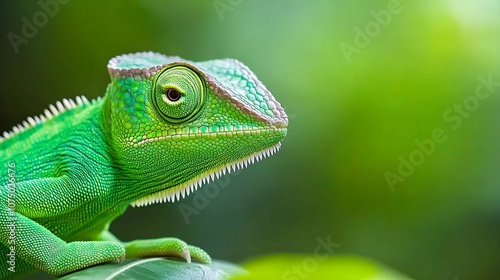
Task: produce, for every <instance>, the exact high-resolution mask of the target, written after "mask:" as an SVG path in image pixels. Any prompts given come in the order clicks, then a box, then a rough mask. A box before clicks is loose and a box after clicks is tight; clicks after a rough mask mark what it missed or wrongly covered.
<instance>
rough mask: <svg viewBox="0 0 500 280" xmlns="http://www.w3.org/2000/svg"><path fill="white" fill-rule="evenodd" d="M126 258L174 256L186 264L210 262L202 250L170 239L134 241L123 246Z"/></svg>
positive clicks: (176, 239)
mask: <svg viewBox="0 0 500 280" xmlns="http://www.w3.org/2000/svg"><path fill="white" fill-rule="evenodd" d="M124 245H125V250H126V256H127V258H143V257H152V256H175V257H180V258H182V259H184V260H186V261H187V262H191V259H193V260H196V261H198V262H201V263H205V264H209V263H211V262H212V259H211V258H210V256H209V255H208V254H207V253H206V252H205V251H203V250H202V249H200V248H198V247H196V246H191V245H188V244H186V242H184V241H182V240H180V239H178V238H172V237H165V238H158V239H146V240H134V241H131V242H127V243H125V244H124Z"/></svg>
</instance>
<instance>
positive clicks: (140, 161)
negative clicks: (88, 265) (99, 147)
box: [104, 52, 288, 206]
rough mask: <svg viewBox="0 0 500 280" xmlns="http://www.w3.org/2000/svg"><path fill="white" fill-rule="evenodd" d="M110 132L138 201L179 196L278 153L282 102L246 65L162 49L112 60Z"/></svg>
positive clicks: (282, 129)
mask: <svg viewBox="0 0 500 280" xmlns="http://www.w3.org/2000/svg"><path fill="white" fill-rule="evenodd" d="M108 70H109V73H110V75H111V84H110V85H109V87H108V90H107V93H106V100H105V102H106V103H105V106H107V107H108V110H104V111H105V112H111V113H109V114H108V115H107V116H105V120H106V121H107V124H108V125H107V127H106V129H107V130H109V131H110V132H111V134H112V137H111V138H112V141H113V143H112V146H119V147H120V149H116V150H117V151H120V152H119V154H116V155H115V158H116V159H117V161H118V163H119V166H121V168H122V169H123V170H125V172H127V173H128V174H127V177H129V178H132V179H137V180H139V181H140V186H138V188H140V190H138V191H137V193H136V194H135V195H132V196H131V197H130V201H131V204H132V205H134V206H141V205H147V204H151V203H155V202H163V201H175V200H176V199H179V198H180V197H184V196H186V195H188V194H189V193H190V192H192V191H194V190H195V189H196V188H197V187H199V186H201V185H202V184H203V183H206V182H209V181H210V180H213V179H214V178H217V177H219V176H220V175H222V174H225V173H226V172H230V171H231V170H235V169H238V168H241V167H244V166H246V165H247V164H249V163H253V162H254V161H257V160H259V159H261V158H263V157H266V156H270V155H272V154H273V153H274V152H276V151H277V150H278V149H279V147H280V145H281V140H283V138H284V137H285V135H286V133H287V124H288V118H287V115H286V114H285V111H284V110H283V108H282V107H281V105H280V104H279V103H278V102H277V101H276V99H275V98H274V97H273V96H272V95H271V93H270V92H269V91H268V90H267V89H266V88H265V86H264V85H263V84H262V83H261V82H260V81H259V80H258V79H257V77H256V76H255V75H254V74H253V73H252V72H251V71H250V70H249V69H248V68H247V67H246V66H245V65H243V64H242V63H240V62H239V61H236V60H233V59H222V60H211V61H205V62H190V61H187V60H183V59H181V58H179V57H168V56H164V55H161V54H157V53H151V52H148V53H136V54H129V55H123V56H118V57H115V58H113V59H111V60H110V62H109V64H108Z"/></svg>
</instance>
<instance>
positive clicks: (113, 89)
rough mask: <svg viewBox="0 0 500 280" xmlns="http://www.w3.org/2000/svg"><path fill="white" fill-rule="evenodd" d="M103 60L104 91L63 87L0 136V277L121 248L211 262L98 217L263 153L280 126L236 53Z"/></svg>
mask: <svg viewBox="0 0 500 280" xmlns="http://www.w3.org/2000/svg"><path fill="white" fill-rule="evenodd" d="M108 71H109V74H110V76H111V83H110V84H109V85H108V87H107V90H106V94H105V96H104V97H103V98H98V99H96V100H92V101H88V100H87V99H86V98H85V97H77V98H76V99H75V100H74V101H73V100H70V99H64V100H63V101H62V102H57V103H56V106H52V105H51V106H49V109H47V110H45V112H44V114H42V115H40V116H36V117H33V118H31V117H30V118H28V119H27V120H26V121H24V122H23V123H22V124H20V125H17V126H15V127H14V128H13V130H12V132H4V133H3V137H1V138H0V162H1V163H2V164H1V166H2V171H1V172H0V174H2V177H3V178H2V179H1V181H0V182H1V183H0V253H1V257H0V259H1V260H2V261H1V264H0V276H1V278H8V277H17V276H20V275H23V274H26V273H28V272H31V271H33V270H36V269H39V270H43V271H45V272H48V273H50V274H53V275H64V274H67V273H70V272H72V271H75V270H78V269H82V268H85V267H88V266H91V265H95V264H99V263H104V262H109V261H113V260H122V259H123V258H125V257H127V258H134V257H148V256H179V257H181V258H184V259H186V260H187V261H188V262H189V261H191V259H194V260H197V261H199V262H202V263H210V262H211V259H210V256H209V255H208V254H207V253H205V252H204V251H203V250H202V249H200V248H198V247H195V246H191V245H187V244H186V243H184V242H183V241H181V240H179V239H177V238H159V239H151V240H134V241H131V242H120V241H119V240H118V239H117V238H116V237H115V236H114V235H113V234H112V233H110V232H109V231H108V227H109V224H110V222H111V221H113V219H115V218H116V217H118V216H119V215H121V214H123V213H124V211H125V209H126V208H127V207H128V206H129V205H132V206H144V205H149V204H152V203H159V202H166V201H171V202H174V201H176V200H179V199H180V198H183V197H185V196H186V195H189V194H190V193H191V192H193V191H195V190H196V189H197V188H198V187H200V186H201V185H202V184H204V183H207V182H209V181H210V180H214V178H216V177H219V176H221V175H223V174H225V173H227V172H230V171H231V170H235V169H238V168H242V167H245V166H246V165H247V164H249V163H253V162H254V161H258V160H260V159H261V158H263V157H266V156H270V155H272V154H273V153H275V152H276V151H278V149H279V148H280V145H281V141H282V140H283V138H284V137H285V135H286V133H287V125H288V118H287V115H286V114H285V111H284V110H283V108H282V107H281V105H280V104H279V103H278V102H277V101H276V99H275V98H274V97H273V96H272V95H271V93H270V92H269V91H268V90H267V89H266V87H265V86H264V85H263V84H262V83H261V82H260V81H259V80H258V79H257V77H256V76H255V75H254V74H253V73H252V72H251V71H250V70H249V69H248V68H247V67H246V66H245V65H243V64H242V63H240V62H239V61H237V60H234V59H220V60H210V61H204V62H191V61H188V60H184V59H182V58H179V57H172V56H165V55H161V54H158V53H152V52H143V53H135V54H128V55H122V56H118V57H115V58H113V59H111V60H110V61H109V63H108ZM14 271H15V272H14Z"/></svg>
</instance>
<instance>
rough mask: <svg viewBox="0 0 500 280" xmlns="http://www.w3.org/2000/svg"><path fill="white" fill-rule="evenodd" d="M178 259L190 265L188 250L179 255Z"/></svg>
mask: <svg viewBox="0 0 500 280" xmlns="http://www.w3.org/2000/svg"><path fill="white" fill-rule="evenodd" d="M179 257H181V258H183V259H185V260H186V262H187V263H191V254H190V253H189V250H188V249H187V248H186V249H184V250H182V252H180V253H179Z"/></svg>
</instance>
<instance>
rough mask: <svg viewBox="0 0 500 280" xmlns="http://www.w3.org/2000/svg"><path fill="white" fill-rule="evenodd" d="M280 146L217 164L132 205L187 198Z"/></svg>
mask: <svg viewBox="0 0 500 280" xmlns="http://www.w3.org/2000/svg"><path fill="white" fill-rule="evenodd" d="M280 148H281V141H280V142H278V143H277V144H275V145H273V146H271V147H269V148H267V149H264V150H261V151H258V152H255V153H253V154H250V155H248V156H246V157H243V158H240V159H238V160H236V161H233V162H230V163H226V164H223V165H220V166H217V167H215V168H212V169H210V170H208V171H205V172H203V173H202V174H200V175H198V176H196V177H194V178H192V179H191V180H189V181H187V182H184V183H182V184H180V185H177V186H175V187H172V188H169V189H166V190H163V191H160V192H157V193H155V194H152V195H149V196H146V197H143V198H140V199H138V200H136V201H134V202H132V203H131V204H130V205H132V206H133V207H140V206H147V205H150V204H154V203H162V202H167V201H168V202H175V201H178V200H180V199H181V198H185V197H186V196H188V195H189V194H190V193H193V192H194V191H196V190H197V189H198V188H199V187H201V186H202V185H203V184H207V183H210V182H213V181H215V179H218V178H220V177H221V176H223V175H225V174H229V173H231V172H232V171H236V170H239V169H243V168H245V167H247V166H248V165H249V164H253V163H255V162H258V161H260V160H262V159H264V158H266V157H270V156H272V155H273V154H275V153H276V152H278V151H279V149H280Z"/></svg>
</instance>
